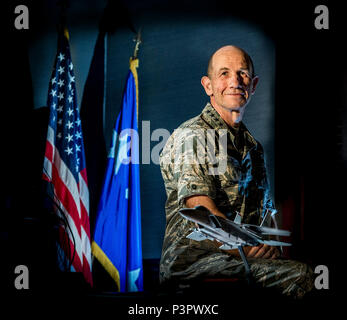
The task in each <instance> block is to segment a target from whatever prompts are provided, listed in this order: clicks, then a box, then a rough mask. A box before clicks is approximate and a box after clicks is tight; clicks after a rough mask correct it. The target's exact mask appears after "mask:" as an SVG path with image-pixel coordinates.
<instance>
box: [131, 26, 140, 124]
mask: <svg viewBox="0 0 347 320" xmlns="http://www.w3.org/2000/svg"><path fill="white" fill-rule="evenodd" d="M141 29H142V28H141V27H140V29H139V31H138V32H137V34H136V37H135V38H134V39H133V41H135V42H136V44H135V49H134V54H133V56H132V57H131V58H130V70H131V72H132V74H133V76H134V79H135V86H136V116H137V120H139V88H138V78H137V71H136V68H138V66H139V60H138V58H137V53H138V51H139V47H140V44H141V43H142V37H141Z"/></svg>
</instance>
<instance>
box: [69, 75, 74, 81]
mask: <svg viewBox="0 0 347 320" xmlns="http://www.w3.org/2000/svg"><path fill="white" fill-rule="evenodd" d="M69 80H70V83H71V82H75V76H72V75H71V74H70V73H69Z"/></svg>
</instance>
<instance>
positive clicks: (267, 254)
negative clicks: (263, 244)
mask: <svg viewBox="0 0 347 320" xmlns="http://www.w3.org/2000/svg"><path fill="white" fill-rule="evenodd" d="M275 249H276V248H275V247H270V248H269V250H268V251H267V252H265V254H264V255H263V256H262V258H263V259H269V258H271V256H272V255H273V254H274V253H275V252H276V250H275Z"/></svg>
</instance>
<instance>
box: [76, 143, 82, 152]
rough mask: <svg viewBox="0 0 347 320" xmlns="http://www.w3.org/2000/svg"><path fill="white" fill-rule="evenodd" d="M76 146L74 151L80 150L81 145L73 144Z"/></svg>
mask: <svg viewBox="0 0 347 320" xmlns="http://www.w3.org/2000/svg"><path fill="white" fill-rule="evenodd" d="M75 146H76V151H80V152H81V145H78V144H75Z"/></svg>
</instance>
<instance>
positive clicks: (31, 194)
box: [0, 1, 347, 288]
mask: <svg viewBox="0 0 347 320" xmlns="http://www.w3.org/2000/svg"><path fill="white" fill-rule="evenodd" d="M47 3H51V2H45V1H35V2H34V1H7V2H5V4H4V10H3V12H5V13H6V16H5V18H4V19H2V22H3V23H4V28H3V30H4V46H3V48H4V49H3V50H2V54H3V55H4V57H3V60H2V61H4V65H3V68H4V71H5V72H4V74H5V75H6V77H5V79H6V81H5V84H4V87H3V88H4V95H3V100H2V101H3V108H2V111H3V116H2V117H1V130H2V132H1V141H2V150H3V151H2V157H1V158H2V162H3V165H2V168H5V169H4V172H3V177H2V184H3V186H4V187H5V188H4V191H3V192H2V194H1V214H2V217H3V221H2V223H1V225H0V226H1V241H2V243H4V244H5V245H4V248H5V249H4V250H5V251H4V257H7V260H8V261H10V264H9V266H8V270H10V271H8V270H5V272H2V274H4V275H7V274H12V273H9V272H12V271H11V270H13V266H14V265H17V264H20V263H28V264H29V263H33V264H34V265H35V266H36V269H35V267H34V268H33V270H34V272H35V270H36V272H37V274H40V273H42V272H47V271H45V270H43V269H42V268H41V266H42V265H43V263H44V262H45V261H46V260H45V259H46V258H47V257H46V256H44V255H42V245H43V244H45V245H44V248H46V247H47V248H46V249H47V250H46V251H47V252H49V248H48V244H47V243H48V242H47V241H48V240H47V241H46V242H42V239H49V234H48V232H47V228H45V226H42V227H40V225H37V224H36V226H35V227H33V225H32V224H30V223H28V220H23V218H28V217H30V218H33V217H37V216H40V215H39V213H40V210H41V209H40V203H41V199H40V196H39V195H40V182H41V180H40V177H41V170H42V159H43V158H42V157H43V149H44V140H45V134H46V126H47V122H46V121H47V120H46V119H47V114H46V113H45V111H44V109H45V108H39V109H36V110H35V111H33V109H34V107H35V108H37V107H41V106H42V105H43V104H44V102H45V99H46V89H44V86H47V84H48V78H49V74H50V72H51V71H50V70H51V67H52V64H53V56H54V52H55V47H56V38H55V36H54V25H55V23H56V15H57V12H56V11H55V10H54V4H53V2H52V4H51V5H47ZM71 3H72V4H71V8H72V9H71V10H72V11H70V13H69V15H70V16H69V17H68V22H69V25H70V26H71V29H70V34H71V49H72V58H73V60H74V63H75V68H76V69H75V72H76V77H77V80H78V83H79V84H78V88H77V90H78V95H79V97H80V98H79V102H80V101H81V96H82V94H83V83H84V81H85V79H86V77H87V74H88V68H89V63H90V61H91V58H92V51H93V46H94V44H95V40H96V37H97V34H98V31H97V25H98V21H99V19H100V18H101V14H102V9H103V6H104V4H102V3H101V2H99V3H98V4H95V3H94V2H89V1H88V2H87V1H83V2H78V1H72V2H71ZM17 4H27V5H28V7H29V10H30V17H31V18H30V19H31V20H30V21H31V22H30V30H16V29H14V27H13V19H14V17H13V16H14V15H13V8H14V6H15V5H17ZM118 4H119V2H117V5H115V6H113V7H112V10H111V9H110V10H111V11H109V16H108V19H110V20H109V21H108V24H109V26H110V29H112V31H113V32H112V33H110V34H109V35H108V41H107V45H108V50H107V61H108V67H107V100H106V102H107V103H106V112H105V115H106V118H105V120H106V121H105V128H104V134H105V140H106V144H107V145H108V144H109V139H110V134H111V130H112V126H113V123H114V120H115V118H116V116H117V112H118V110H119V105H120V92H121V91H122V86H123V85H124V80H125V77H126V72H127V64H128V59H129V55H131V54H132V51H133V45H134V43H132V38H133V36H134V34H133V33H132V32H131V31H130V30H131V28H133V29H134V30H138V28H139V27H140V26H141V25H142V26H143V40H144V41H143V44H142V45H141V47H140V51H139V58H140V67H139V79H140V121H141V120H150V121H151V129H152V131H153V130H154V129H157V128H166V129H168V130H169V131H172V130H173V129H174V128H175V127H177V125H178V124H179V123H180V122H181V121H183V120H185V119H186V118H188V117H190V116H194V115H196V114H197V113H198V112H199V110H200V109H201V108H202V107H203V105H204V104H205V102H206V97H205V96H204V93H203V91H202V88H201V87H200V85H199V78H200V76H201V75H202V73H203V72H204V68H205V63H206V61H207V58H208V56H209V55H210V54H211V53H212V51H214V50H215V49H216V48H217V47H219V46H220V45H223V44H225V43H229V42H233V43H235V44H238V45H240V46H241V47H244V48H245V49H246V50H248V51H249V53H250V54H251V55H252V56H253V57H254V60H255V65H256V71H257V73H258V74H260V76H261V81H262V82H261V83H260V84H259V88H258V90H257V92H256V94H255V96H254V99H253V100H252V102H251V104H250V105H249V108H248V113H247V115H246V119H245V122H246V124H247V125H248V126H249V127H250V130H251V131H252V132H253V133H254V134H255V135H256V137H258V139H259V140H260V141H261V142H262V143H263V144H264V145H265V148H266V152H267V160H268V167H269V170H270V172H271V170H272V180H274V182H275V183H273V184H272V185H273V186H274V190H273V191H274V195H275V198H276V203H277V204H278V207H279V209H280V210H281V211H282V213H283V214H282V216H283V225H284V226H285V227H288V228H290V229H291V230H292V231H293V237H292V241H293V243H294V246H293V248H292V250H291V252H290V254H291V256H292V257H295V258H302V259H304V260H309V261H311V262H312V263H313V264H326V265H328V267H329V270H330V274H331V278H332V279H331V281H332V284H331V286H332V287H333V288H334V286H336V285H337V284H338V283H339V280H340V276H339V275H340V274H339V273H338V271H340V270H339V268H340V266H341V264H340V262H339V258H340V256H341V255H343V253H342V254H341V250H342V249H341V248H343V243H344V242H343V235H344V226H345V224H344V222H345V219H344V218H345V213H346V206H345V203H344V201H345V200H344V199H345V197H346V189H347V188H346V181H347V180H346V177H347V176H346V161H347V159H346V150H347V148H346V128H347V123H346V121H347V120H346V119H347V117H346V108H345V107H346V89H347V79H346V63H345V59H346V58H345V57H346V56H347V55H346V49H345V48H344V46H343V43H344V34H345V26H344V23H343V22H344V10H343V7H342V5H340V4H338V2H337V1H334V2H333V1H329V2H327V5H328V7H329V12H330V29H329V30H316V29H315V28H314V23H313V22H314V18H315V14H314V8H315V6H316V5H318V4H321V3H316V2H315V1H309V2H305V3H301V2H299V1H293V2H290V4H289V3H286V4H282V3H279V4H274V3H272V4H271V8H270V7H268V6H267V5H265V4H263V3H257V2H248V3H247V4H244V3H242V4H241V3H240V4H236V3H234V2H230V1H215V2H213V3H210V2H207V1H206V2H201V1H200V2H199V5H196V3H194V2H193V1H189V2H187V1H185V2H180V1H171V2H162V1H129V2H127V3H126V5H123V6H120V5H118ZM47 6H48V8H49V10H48V11H46V9H45V8H47ZM90 8H92V9H90ZM270 9H271V10H270ZM49 12H50V13H52V12H53V13H54V14H53V16H50V14H49ZM126 12H127V13H126ZM42 16H45V19H44V20H42V19H43V18H42ZM51 17H52V18H51ZM54 17H55V18H54ZM45 28H47V32H46V30H45ZM49 30H50V31H49ZM44 34H46V36H45V37H44V38H42V39H46V40H45V42H44V44H43V43H41V42H40V41H39V39H40V37H41V36H40V35H44ZM49 35H51V36H49ZM176 44H179V45H176ZM75 46H76V47H75ZM32 50H34V51H35V50H36V52H37V56H36V58H35V55H34V56H33V55H32ZM44 56H45V57H44ZM33 59H34V60H35V59H36V63H35V66H33ZM37 88H39V89H37ZM38 92H42V95H41V94H38ZM37 99H38V100H37ZM40 99H41V100H40ZM5 101H6V102H5ZM260 106H261V107H262V108H261V109H258V108H259V107H260ZM263 108H265V109H263ZM263 111H264V112H263ZM260 114H261V116H260ZM42 142H43V144H42ZM156 144H157V142H153V144H152V145H156ZM141 170H142V171H141V179H142V183H143V186H146V187H145V188H144V187H143V188H142V194H141V195H142V203H143V208H144V209H143V213H142V215H143V228H144V231H143V234H144V236H143V237H144V241H143V243H144V255H145V257H147V258H152V257H158V255H159V252H160V247H161V243H160V241H161V240H160V239H161V237H162V232H163V228H164V216H163V214H164V211H163V205H164V200H165V196H164V193H163V185H162V182H161V178H160V173H159V168H158V166H157V165H155V164H153V163H151V164H149V165H143V166H142V168H141ZM145 208H146V209H145ZM41 217H44V214H42V215H41ZM30 221H33V220H30ZM41 221H42V220H41ZM155 226H156V227H155ZM146 230H150V233H147V231H146ZM342 252H343V251H342ZM4 268H5V269H6V268H7V266H5V267H4ZM341 275H342V273H341ZM11 285H12V282H11Z"/></svg>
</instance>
